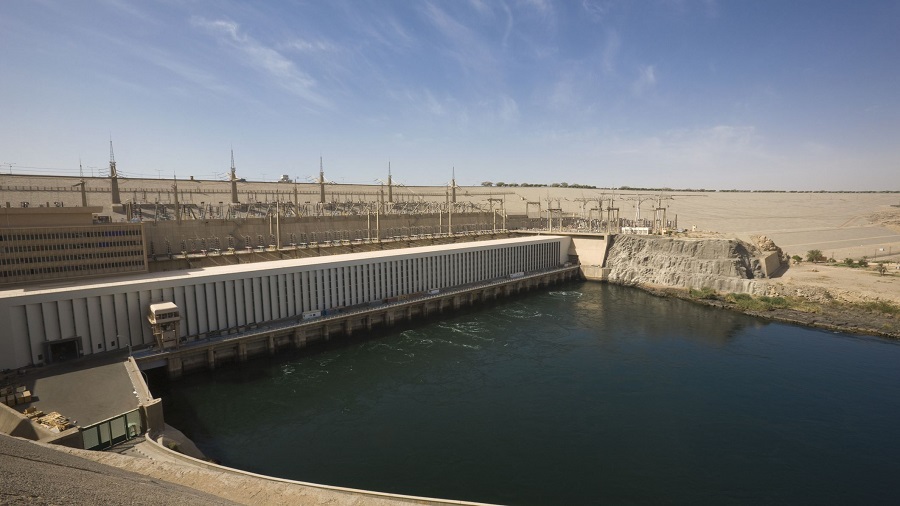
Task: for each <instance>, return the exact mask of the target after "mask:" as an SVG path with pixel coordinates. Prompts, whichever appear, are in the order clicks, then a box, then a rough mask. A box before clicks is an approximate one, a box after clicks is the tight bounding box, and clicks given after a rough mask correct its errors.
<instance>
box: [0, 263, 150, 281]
mask: <svg viewBox="0 0 900 506" xmlns="http://www.w3.org/2000/svg"><path fill="white" fill-rule="evenodd" d="M143 267H144V262H143V260H127V261H124V262H104V263H97V264H89V265H57V266H41V267H34V268H31V269H8V270H7V269H0V278H2V279H4V280H5V279H10V278H26V279H27V278H29V277H35V276H38V277H39V276H41V275H44V274H57V275H58V274H65V273H68V274H72V273H82V274H102V272H103V271H105V270H115V271H117V272H118V271H122V270H128V271H134V270H140V269H142V268H143Z"/></svg>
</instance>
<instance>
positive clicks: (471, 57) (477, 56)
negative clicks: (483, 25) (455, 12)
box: [423, 3, 496, 74]
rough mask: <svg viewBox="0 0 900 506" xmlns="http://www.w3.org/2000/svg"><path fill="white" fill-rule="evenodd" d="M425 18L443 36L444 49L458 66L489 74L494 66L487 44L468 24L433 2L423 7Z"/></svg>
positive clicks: (475, 72)
mask: <svg viewBox="0 0 900 506" xmlns="http://www.w3.org/2000/svg"><path fill="white" fill-rule="evenodd" d="M423 14H424V15H425V17H426V19H427V20H428V21H429V22H430V23H431V24H432V25H433V26H434V27H435V28H436V29H437V30H438V32H440V34H441V35H443V37H444V41H445V45H444V51H445V52H446V53H447V55H448V56H449V57H450V58H452V59H453V60H455V61H456V62H457V63H458V64H459V66H460V67H461V68H462V69H463V70H465V71H467V72H471V73H474V74H490V73H492V71H493V70H494V69H495V68H496V67H495V65H494V64H495V58H494V56H493V54H492V53H491V51H490V49H489V48H488V46H487V45H486V44H485V43H484V41H482V40H481V38H480V37H479V36H478V35H477V34H476V33H475V32H474V31H473V30H472V29H471V28H469V27H468V26H466V25H465V24H463V23H461V22H460V21H458V20H457V19H455V18H453V17H452V16H450V15H449V14H448V13H447V12H446V11H444V10H442V9H441V8H439V7H438V6H437V5H435V4H433V3H428V4H426V6H425V8H424V9H423Z"/></svg>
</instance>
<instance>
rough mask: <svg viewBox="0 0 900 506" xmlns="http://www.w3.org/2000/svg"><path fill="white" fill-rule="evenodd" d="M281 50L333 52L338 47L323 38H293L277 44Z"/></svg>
mask: <svg viewBox="0 0 900 506" xmlns="http://www.w3.org/2000/svg"><path fill="white" fill-rule="evenodd" d="M277 47H278V49H279V50H281V51H296V52H298V53H334V52H337V51H338V47H337V46H335V45H334V44H332V43H331V42H328V41H324V40H306V39H300V38H295V39H291V40H289V41H287V42H282V43H280V44H278V46H277Z"/></svg>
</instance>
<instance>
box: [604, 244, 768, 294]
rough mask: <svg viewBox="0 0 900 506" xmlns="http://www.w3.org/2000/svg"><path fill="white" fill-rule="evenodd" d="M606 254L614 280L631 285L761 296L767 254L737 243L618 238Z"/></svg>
mask: <svg viewBox="0 0 900 506" xmlns="http://www.w3.org/2000/svg"><path fill="white" fill-rule="evenodd" d="M611 239H612V244H611V245H610V248H609V252H608V253H607V256H606V266H607V267H608V268H609V269H610V272H609V278H608V280H609V282H610V283H616V284H620V285H628V286H636V285H639V286H662V287H675V288H695V289H700V288H712V289H714V290H716V291H719V292H737V293H757V292H759V291H761V290H762V286H761V285H760V284H759V283H758V282H756V281H754V280H757V279H760V278H763V277H765V276H764V274H763V272H762V268H761V266H760V261H759V255H760V254H761V253H762V252H761V251H759V249H758V248H757V247H756V246H754V245H751V244H748V243H746V242H744V241H740V240H738V239H682V238H671V237H659V236H646V235H617V236H615V237H614V238H611Z"/></svg>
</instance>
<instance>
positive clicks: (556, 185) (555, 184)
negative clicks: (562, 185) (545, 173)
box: [550, 183, 559, 188]
mask: <svg viewBox="0 0 900 506" xmlns="http://www.w3.org/2000/svg"><path fill="white" fill-rule="evenodd" d="M550 186H551V187H552V188H559V183H552V184H551V185H550Z"/></svg>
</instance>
